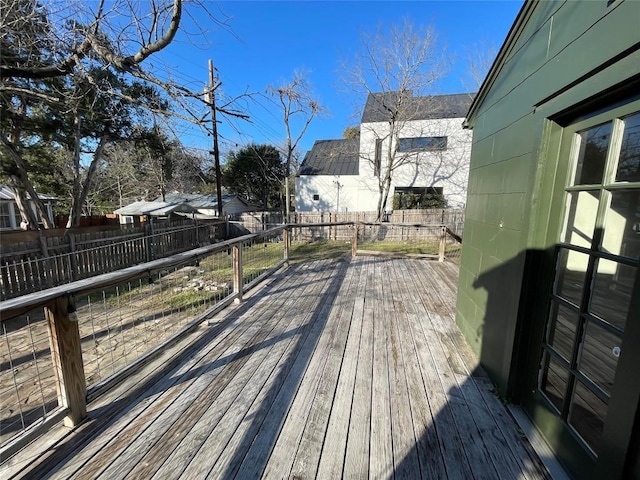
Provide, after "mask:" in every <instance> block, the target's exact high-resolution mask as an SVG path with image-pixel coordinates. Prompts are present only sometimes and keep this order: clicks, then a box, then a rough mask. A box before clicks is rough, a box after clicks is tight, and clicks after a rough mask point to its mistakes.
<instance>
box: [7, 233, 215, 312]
mask: <svg viewBox="0 0 640 480" xmlns="http://www.w3.org/2000/svg"><path fill="white" fill-rule="evenodd" d="M223 232H224V223H215V224H214V223H201V224H194V223H193V222H189V223H182V222H180V223H171V224H161V225H153V224H147V225H145V226H143V227H135V228H127V229H117V230H107V231H100V232H92V233H77V232H76V233H67V234H65V235H60V236H53V237H50V236H45V235H44V234H41V235H40V236H39V237H38V238H37V239H36V240H33V241H29V242H19V243H12V244H6V245H5V244H4V243H3V244H2V246H1V249H0V299H1V300H6V299H9V298H15V297H17V296H20V295H25V294H27V293H31V292H36V291H39V290H43V289H45V288H50V287H54V286H57V285H61V284H64V283H69V282H73V281H75V280H81V279H83V278H88V277H93V276H96V275H100V274H102V273H108V272H113V271H116V270H120V269H123V268H126V267H130V266H132V265H137V264H140V263H143V262H148V261H150V260H153V259H156V258H163V257H166V256H169V255H172V254H174V253H178V252H184V251H186V250H190V249H193V248H196V247H198V246H200V245H208V244H211V243H213V242H214V241H215V240H216V239H220V238H221V236H222V235H223Z"/></svg>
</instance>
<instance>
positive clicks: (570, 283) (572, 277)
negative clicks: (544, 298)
mask: <svg viewBox="0 0 640 480" xmlns="http://www.w3.org/2000/svg"><path fill="white" fill-rule="evenodd" d="M588 264H589V255H587V254H586V253H581V252H575V251H573V250H568V249H566V248H563V249H561V250H560V255H559V257H558V267H557V268H558V276H557V279H556V291H555V293H556V295H559V296H561V297H562V298H564V299H566V300H569V301H570V302H572V303H573V304H575V305H577V306H579V305H580V301H581V300H582V289H583V286H584V283H585V274H586V271H587V266H588Z"/></svg>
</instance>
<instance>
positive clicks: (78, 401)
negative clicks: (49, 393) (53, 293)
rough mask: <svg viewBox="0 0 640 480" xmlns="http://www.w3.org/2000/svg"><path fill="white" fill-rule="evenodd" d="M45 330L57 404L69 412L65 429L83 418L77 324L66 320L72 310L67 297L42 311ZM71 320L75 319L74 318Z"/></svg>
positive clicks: (84, 394)
mask: <svg viewBox="0 0 640 480" xmlns="http://www.w3.org/2000/svg"><path fill="white" fill-rule="evenodd" d="M44 311H45V316H46V318H47V323H48V326H49V343H50V346H51V359H52V362H53V371H54V373H55V377H56V385H57V390H58V404H59V405H60V406H61V407H65V408H68V409H69V413H68V415H67V417H66V418H65V420H64V423H65V425H66V426H68V427H73V426H75V425H78V424H79V423H80V422H81V421H82V420H83V419H84V418H85V417H86V416H87V384H86V380H85V376H84V364H83V362H82V349H81V346H80V331H79V329H78V322H77V321H74V320H72V319H71V318H70V315H69V314H70V313H74V312H75V306H74V305H73V303H72V300H71V298H70V297H69V296H64V297H59V298H57V299H56V300H55V302H53V303H51V304H49V305H48V306H47V307H45V309H44ZM74 317H75V315H74Z"/></svg>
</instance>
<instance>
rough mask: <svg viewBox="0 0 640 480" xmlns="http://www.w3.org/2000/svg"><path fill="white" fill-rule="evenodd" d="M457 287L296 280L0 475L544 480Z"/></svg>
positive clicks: (131, 381) (272, 286)
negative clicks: (480, 350) (457, 311)
mask: <svg viewBox="0 0 640 480" xmlns="http://www.w3.org/2000/svg"><path fill="white" fill-rule="evenodd" d="M456 283H457V267H456V266H455V265H452V264H448V263H444V264H441V263H437V262H430V261H425V260H415V259H414V260H411V259H387V258H366V257H357V258H354V259H351V260H322V261H314V262H308V263H304V264H298V265H294V266H292V267H289V268H288V269H286V270H285V271H282V272H279V273H278V274H276V275H275V276H273V277H271V278H270V279H269V281H268V283H266V284H265V285H263V286H262V287H261V288H260V289H259V290H258V291H256V292H255V293H253V294H252V295H251V296H250V297H248V298H246V300H245V302H244V303H243V304H241V305H239V306H234V307H233V308H229V309H227V310H225V311H224V312H222V313H221V314H219V315H217V316H216V317H214V318H212V319H211V320H210V321H208V322H206V323H204V324H202V325H201V326H200V327H199V328H198V329H197V330H195V331H193V332H192V333H190V335H189V336H188V338H185V339H184V340H183V341H182V342H180V343H177V344H175V345H172V346H171V347H170V348H167V350H166V351H165V352H163V354H162V355H161V356H160V358H158V359H157V360H155V361H154V362H153V363H149V364H147V365H145V366H144V368H143V369H141V370H140V371H139V372H138V373H137V374H136V375H131V376H130V377H129V378H127V381H126V382H125V383H123V384H121V385H119V386H118V387H117V388H115V389H113V390H112V391H110V392H108V393H107V394H105V395H102V396H100V397H99V398H98V399H96V400H95V401H93V402H92V403H90V404H89V417H90V418H89V419H88V420H87V421H86V422H84V423H83V424H82V425H81V426H80V427H78V428H76V429H75V431H70V430H69V429H66V428H65V427H59V428H56V429H54V430H52V431H50V432H49V433H48V434H47V435H45V436H44V437H42V438H41V439H39V440H37V441H36V442H34V443H33V444H32V445H30V446H29V447H27V449H25V450H24V451H22V452H20V453H19V454H18V455H16V456H15V457H14V458H13V459H11V460H10V461H9V462H8V463H6V464H5V465H3V466H2V467H1V468H0V476H1V477H2V478H5V479H6V478H10V477H11V476H14V475H15V476H16V477H18V478H20V477H22V478H100V479H109V480H115V479H118V478H136V479H138V478H140V479H143V478H144V479H148V478H157V479H166V478H184V479H197V478H223V479H232V478H237V479H254V478H274V479H282V478H296V479H310V478H323V479H324V478H326V479H337V478H354V479H361V478H371V479H382V478H385V479H386V478H407V479H418V478H431V479H465V480H466V479H473V478H478V479H480V478H486V479H505V480H515V479H525V478H526V479H534V478H547V474H546V472H545V470H544V469H543V467H541V463H540V461H539V459H538V458H537V457H536V456H535V454H533V453H532V449H531V447H530V445H529V444H528V443H527V442H526V440H523V438H522V435H521V434H520V432H519V430H518V428H517V426H516V424H515V422H514V421H513V419H512V418H511V416H510V415H509V414H508V412H507V410H506V409H505V407H504V406H503V405H502V403H501V402H500V401H499V399H498V398H496V397H495V396H494V395H493V394H492V393H491V384H490V382H489V381H488V379H487V377H486V375H485V374H484V372H482V370H481V369H479V368H476V366H475V359H474V357H473V355H472V353H471V352H470V350H469V348H468V346H467V345H466V343H465V342H464V340H463V338H462V336H461V334H460V332H459V331H458V330H457V329H456V327H455V325H454V322H453V312H454V306H455V290H456ZM176 352H181V355H180V356H179V358H178V360H175V359H173V360H172V355H174V354H175V353H176Z"/></svg>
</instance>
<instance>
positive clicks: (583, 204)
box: [564, 191, 600, 248]
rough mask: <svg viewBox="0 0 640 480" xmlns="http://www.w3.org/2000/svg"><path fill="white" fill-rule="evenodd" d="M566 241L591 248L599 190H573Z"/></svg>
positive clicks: (569, 206)
mask: <svg viewBox="0 0 640 480" xmlns="http://www.w3.org/2000/svg"><path fill="white" fill-rule="evenodd" d="M568 196H569V200H568V202H569V203H568V210H567V221H566V229H565V235H564V241H565V242H567V243H570V244H572V245H578V246H580V247H585V248H590V247H591V241H592V240H593V231H594V228H595V225H596V214H597V213H598V202H599V200H600V192H599V191H589V192H572V193H570V194H569V195H568Z"/></svg>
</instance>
